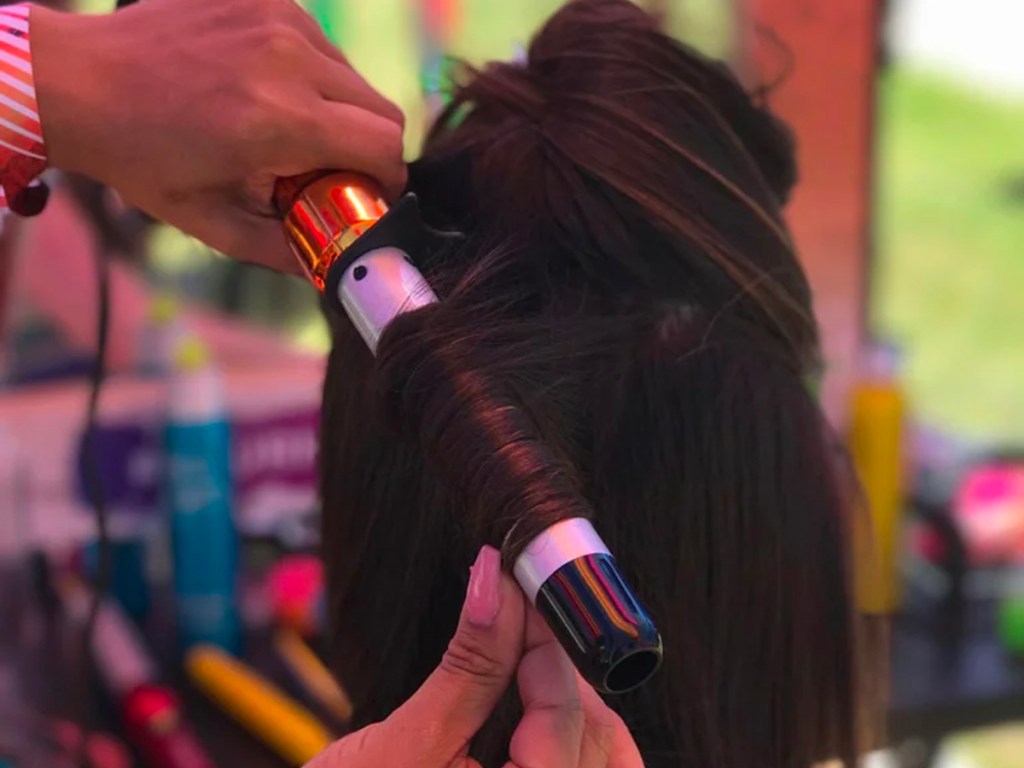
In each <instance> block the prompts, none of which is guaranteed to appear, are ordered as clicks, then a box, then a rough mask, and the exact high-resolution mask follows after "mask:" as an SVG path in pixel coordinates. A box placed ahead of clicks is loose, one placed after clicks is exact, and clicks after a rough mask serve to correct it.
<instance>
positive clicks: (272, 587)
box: [267, 555, 324, 636]
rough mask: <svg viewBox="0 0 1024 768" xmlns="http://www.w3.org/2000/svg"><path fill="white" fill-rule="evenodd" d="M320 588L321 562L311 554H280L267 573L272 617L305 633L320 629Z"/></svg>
mask: <svg viewBox="0 0 1024 768" xmlns="http://www.w3.org/2000/svg"><path fill="white" fill-rule="evenodd" d="M323 591H324V571H323V564H322V563H321V562H320V558H318V557H315V556H314V555H289V556H287V557H283V558H281V560H280V561H279V562H278V563H277V564H276V565H275V566H274V567H273V568H272V569H271V570H270V573H269V574H268V575H267V592H268V594H269V597H270V603H271V606H272V611H273V614H274V618H275V619H276V620H277V622H278V623H280V624H282V625H285V626H288V627H292V628H293V629H295V630H296V631H298V632H299V633H301V634H303V635H306V636H309V635H312V634H315V633H316V632H317V630H318V629H319V625H320V606H321V601H322V596H323Z"/></svg>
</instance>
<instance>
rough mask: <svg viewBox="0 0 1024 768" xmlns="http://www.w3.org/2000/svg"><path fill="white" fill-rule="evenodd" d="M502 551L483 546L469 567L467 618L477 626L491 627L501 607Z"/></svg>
mask: <svg viewBox="0 0 1024 768" xmlns="http://www.w3.org/2000/svg"><path fill="white" fill-rule="evenodd" d="M500 580H501V553H500V552H498V550H496V549H495V548H494V547H483V548H482V549H481V550H480V554H478V555H477V556H476V562H475V563H473V565H472V567H471V568H470V569H469V589H467V590H466V619H468V620H469V623H470V624H473V625H474V626H477V627H485V628H486V627H491V626H493V625H494V621H495V619H497V618H498V610H499V609H500V608H501V591H500V589H499V583H500Z"/></svg>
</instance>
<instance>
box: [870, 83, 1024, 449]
mask: <svg viewBox="0 0 1024 768" xmlns="http://www.w3.org/2000/svg"><path fill="white" fill-rule="evenodd" d="M880 95H881V105H880V120H881V133H880V137H879V149H880V163H879V200H878V207H877V210H878V232H879V238H878V260H877V265H876V269H875V283H874V294H873V308H874V312H873V314H874V320H875V324H876V327H877V328H879V329H881V330H882V331H883V332H885V333H887V334H890V335H891V336H893V337H894V338H896V339H897V340H899V341H901V342H902V343H903V344H904V345H905V349H906V352H907V363H908V364H907V372H906V373H907V385H908V388H909V392H910V395H911V397H912V400H913V405H914V407H915V409H916V410H917V412H918V414H919V416H920V417H921V418H923V419H924V420H926V421H928V422H930V423H937V424H940V425H942V426H944V427H948V428H951V429H953V430H956V431H957V432H959V433H961V434H965V435H969V436H973V437H983V438H995V439H1004V440H1016V441H1024V296H1022V293H1024V103H1012V102H1011V103H1007V102H1006V101H1002V100H999V99H996V98H994V97H986V96H982V95H979V94H977V93H973V92H971V91H970V90H967V89H965V88H962V87H959V86H957V85H955V84H951V83H948V82H946V81H943V80H941V79H936V78H934V77H932V76H927V75H923V74H918V73H913V72H908V71H899V70H896V71H893V72H892V73H891V74H889V75H888V76H886V78H885V79H884V80H883V82H882V85H881V94H880ZM1014 185H1016V190H1017V191H1016V195H1014V194H1012V193H1011V191H1010V189H1011V187H1013V186H1014Z"/></svg>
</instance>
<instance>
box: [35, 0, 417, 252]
mask: <svg viewBox="0 0 1024 768" xmlns="http://www.w3.org/2000/svg"><path fill="white" fill-rule="evenodd" d="M32 50H33V62H34V70H35V79H36V92H37V98H38V101H39V110H40V114H41V118H42V124H43V131H44V134H45V139H46V144H47V151H48V153H49V156H50V160H51V163H52V164H53V165H54V166H56V167H58V168H61V169H64V170H68V171H76V172H79V173H83V174H85V175H87V176H91V177H93V178H95V179H97V180H99V181H102V182H104V183H105V184H108V185H109V186H111V187H113V188H114V189H116V190H117V191H118V192H119V193H120V194H121V195H122V196H123V197H124V198H125V199H126V200H128V201H129V202H131V203H133V204H135V205H137V206H138V207H140V208H142V209H143V210H145V211H147V212H148V213H150V214H151V215H153V216H156V217H158V218H161V219H163V220H164V221H167V222H169V223H170V224H173V225H175V226H177V227H179V228H181V229H183V230H184V231H186V232H188V233H189V234H192V235H194V236H196V237H198V238H199V239H200V240H203V241H204V242H206V243H207V244H208V245H210V246H212V247H214V248H216V249H218V250H220V251H222V252H224V253H226V254H229V255H231V256H235V257H237V258H240V259H243V260H247V261H254V262H258V263H260V264H263V265H265V266H269V267H272V268H275V269H279V270H287V271H297V270H298V267H297V265H296V264H295V258H294V257H293V256H292V255H291V254H290V252H289V251H288V248H287V246H286V244H285V240H284V235H283V234H282V230H281V226H280V223H279V222H278V220H277V217H276V216H275V214H274V211H273V209H272V206H271V192H272V190H273V184H274V181H275V179H276V178H278V177H282V176H291V175H295V174H299V173H304V172H307V171H312V170H317V169H320V168H335V169H341V170H353V171H361V172H363V173H366V174H368V175H370V176H372V177H374V178H376V179H377V180H378V181H380V182H381V183H382V184H383V185H384V187H385V188H386V189H387V190H388V191H389V193H390V194H392V195H397V194H398V193H399V192H400V191H401V188H402V186H403V185H404V183H405V166H404V164H403V162H402V129H403V118H402V114H401V112H400V111H399V110H398V108H397V107H395V106H394V105H393V104H391V103H390V102H388V101H387V100H386V99H384V98H383V97H382V96H381V95H379V94H378V93H377V92H376V91H374V90H373V88H372V87H371V86H370V85H369V84H368V83H367V82H366V81H365V80H363V79H362V78H361V77H360V76H359V75H358V74H357V73H356V72H355V71H354V70H353V69H352V68H351V66H349V64H348V62H347V61H346V60H345V57H344V56H342V54H341V53H340V52H339V51H338V50H337V49H335V48H334V46H333V45H332V44H331V43H330V42H329V41H328V40H327V38H326V37H325V36H324V35H323V33H322V32H321V31H320V29H319V27H318V26H317V24H316V22H315V21H314V20H313V19H312V17H310V16H309V15H308V14H307V13H306V12H305V11H303V10H302V9H301V8H300V7H299V6H298V5H297V4H296V3H295V2H294V0H221V1H220V2H211V1H210V0H147V1H146V2H142V3H139V4H138V5H136V6H133V7H130V8H127V9H125V10H122V11H118V12H117V13H112V14H107V15H103V16H84V15H73V14H60V13H55V12H53V11H49V10H47V9H45V8H41V7H38V6H37V7H34V8H33V10H32Z"/></svg>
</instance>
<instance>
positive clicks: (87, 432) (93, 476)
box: [78, 248, 110, 768]
mask: <svg viewBox="0 0 1024 768" xmlns="http://www.w3.org/2000/svg"><path fill="white" fill-rule="evenodd" d="M96 254H97V255H96V276H97V286H96V287H97V304H98V309H97V315H96V316H97V323H96V360H95V362H94V364H93V368H92V372H91V374H90V377H89V397H88V401H87V405H86V411H85V426H84V428H83V441H82V443H83V444H82V448H83V450H82V470H83V473H82V474H83V478H84V480H85V491H86V495H87V496H88V498H89V504H90V505H91V506H92V508H93V513H94V515H95V520H96V541H97V544H96V550H97V552H96V575H95V578H94V579H93V585H92V587H93V594H92V601H91V603H90V605H89V613H88V615H87V617H86V620H85V624H84V625H83V627H82V645H83V649H82V653H83V658H84V660H85V670H86V673H85V674H83V675H82V683H81V687H80V691H79V693H80V696H81V701H80V713H79V717H80V720H81V726H82V741H81V745H80V749H79V755H78V762H79V765H81V766H82V768H89V765H90V764H89V761H88V757H87V755H86V749H85V745H86V743H87V742H88V733H89V731H90V726H91V725H92V722H91V721H92V716H91V712H92V708H91V706H90V704H91V703H92V700H91V696H90V693H91V691H90V684H91V681H92V680H94V679H96V676H97V670H96V668H95V661H94V655H93V652H92V642H93V634H94V631H95V628H96V617H97V616H98V615H99V611H100V607H101V605H102V603H103V597H104V595H105V594H106V591H107V585H108V582H109V580H110V531H109V526H108V514H107V513H108V510H107V502H106V495H105V493H104V490H103V475H102V470H101V468H100V455H99V446H98V445H97V436H96V431H97V427H98V421H99V402H100V394H101V393H102V390H103V384H104V381H105V380H106V373H107V346H108V337H109V335H110V263H109V258H110V257H109V255H108V254H107V253H106V252H105V251H104V250H103V249H102V248H100V249H97V252H96Z"/></svg>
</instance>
